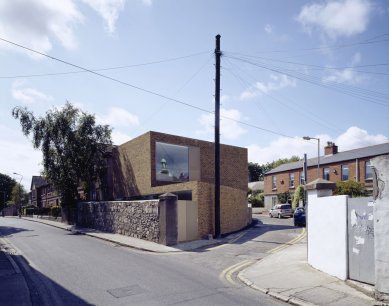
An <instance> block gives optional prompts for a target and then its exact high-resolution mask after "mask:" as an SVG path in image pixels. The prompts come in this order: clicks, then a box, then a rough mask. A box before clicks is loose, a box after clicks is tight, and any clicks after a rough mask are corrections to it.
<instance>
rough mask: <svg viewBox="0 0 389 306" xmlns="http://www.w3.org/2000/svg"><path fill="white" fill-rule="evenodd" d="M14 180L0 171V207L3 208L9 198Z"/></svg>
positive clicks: (14, 183)
mask: <svg viewBox="0 0 389 306" xmlns="http://www.w3.org/2000/svg"><path fill="white" fill-rule="evenodd" d="M15 185H16V181H15V180H14V179H13V178H11V177H10V176H8V175H6V174H2V173H0V203H1V205H0V207H1V208H4V207H5V206H6V203H7V201H8V200H10V199H11V194H12V188H13V187H14V186H15Z"/></svg>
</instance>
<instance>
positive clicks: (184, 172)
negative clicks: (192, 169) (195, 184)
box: [155, 142, 189, 182]
mask: <svg viewBox="0 0 389 306" xmlns="http://www.w3.org/2000/svg"><path fill="white" fill-rule="evenodd" d="M155 151H156V153H155V165H156V176H157V177H156V179H157V181H161V182H187V181H189V148H188V147H185V146H178V145H172V144H168V143H162V142H157V143H156V144H155Z"/></svg>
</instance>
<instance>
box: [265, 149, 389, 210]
mask: <svg viewBox="0 0 389 306" xmlns="http://www.w3.org/2000/svg"><path fill="white" fill-rule="evenodd" d="M324 153H325V155H324V156H320V167H319V173H320V178H322V179H325V180H328V181H331V182H338V181H347V180H354V181H357V182H362V183H364V184H365V186H366V189H367V190H368V191H370V192H371V191H372V183H373V172H372V170H371V167H370V159H371V158H373V157H376V156H380V155H388V154H389V142H388V143H384V144H379V145H374V146H369V147H364V148H359V149H354V150H349V151H344V152H338V146H336V145H335V144H334V143H332V142H328V143H327V146H326V147H325V148H324ZM388 158H389V155H388ZM303 163H304V162H303V161H302V160H301V161H297V162H293V163H288V164H283V165H280V166H279V167H277V168H275V169H272V170H270V171H269V172H267V173H266V174H265V178H264V182H265V187H264V189H265V190H264V194H265V208H267V209H270V208H272V207H273V206H274V205H275V204H278V197H277V194H280V193H285V192H289V193H290V194H293V193H294V191H295V189H296V187H297V186H299V185H300V184H304V182H305V179H304V171H303ZM307 168H308V169H307V173H308V174H307V180H306V182H307V183H309V182H311V181H313V180H315V179H317V178H318V177H317V157H316V158H310V159H308V160H307Z"/></svg>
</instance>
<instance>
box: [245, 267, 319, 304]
mask: <svg viewBox="0 0 389 306" xmlns="http://www.w3.org/2000/svg"><path fill="white" fill-rule="evenodd" d="M238 278H239V280H240V281H242V282H243V283H244V284H245V285H246V286H248V287H250V288H252V289H254V290H256V291H259V292H262V293H264V294H267V295H269V296H271V297H273V298H275V299H277V300H280V301H283V302H285V303H289V304H292V305H296V306H317V305H316V304H312V303H310V302H307V301H304V300H301V299H299V298H295V297H290V296H286V295H283V294H280V293H278V292H273V291H270V290H269V289H266V288H261V287H258V286H256V285H255V284H254V283H253V282H252V281H251V280H249V279H248V278H246V277H244V276H243V275H242V274H241V272H239V273H238Z"/></svg>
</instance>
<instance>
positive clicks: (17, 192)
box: [11, 183, 28, 205]
mask: <svg viewBox="0 0 389 306" xmlns="http://www.w3.org/2000/svg"><path fill="white" fill-rule="evenodd" d="M11 200H12V204H17V205H19V204H21V205H24V204H26V203H27V202H28V192H26V190H25V189H24V186H23V185H21V184H19V183H16V185H15V186H14V187H13V188H12V193H11Z"/></svg>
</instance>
